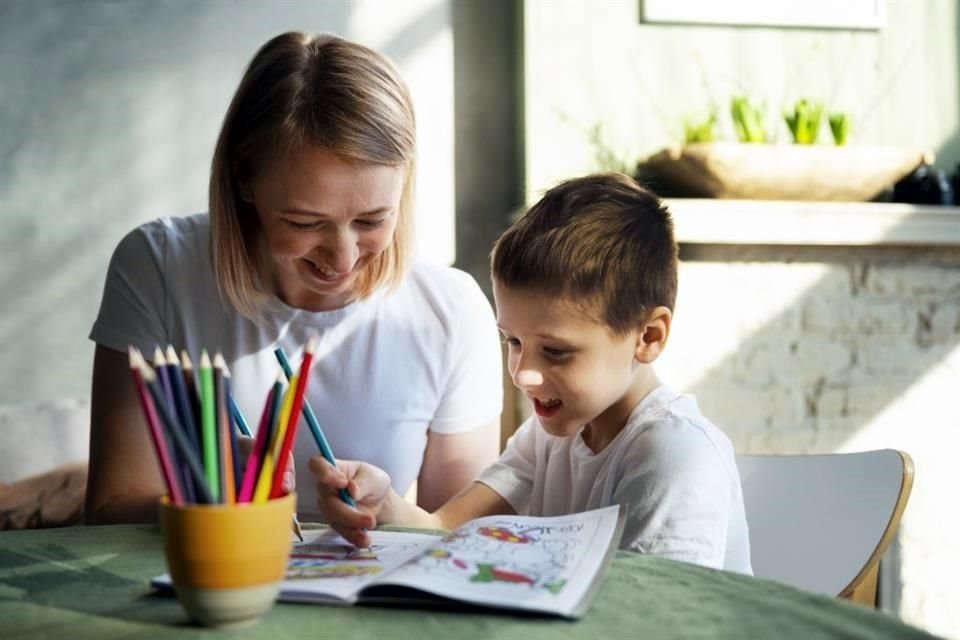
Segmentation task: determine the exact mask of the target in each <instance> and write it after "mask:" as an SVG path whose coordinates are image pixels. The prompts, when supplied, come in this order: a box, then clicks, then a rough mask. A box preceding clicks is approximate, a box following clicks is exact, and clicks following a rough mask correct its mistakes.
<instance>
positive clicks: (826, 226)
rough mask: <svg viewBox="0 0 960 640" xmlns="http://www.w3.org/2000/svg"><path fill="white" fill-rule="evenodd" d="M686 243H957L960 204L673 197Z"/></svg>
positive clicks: (680, 236)
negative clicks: (951, 205)
mask: <svg viewBox="0 0 960 640" xmlns="http://www.w3.org/2000/svg"><path fill="white" fill-rule="evenodd" d="M667 204H668V206H669V207H670V211H671V212H672V213H673V218H674V224H675V230H676V237H677V241H678V242H679V243H681V244H683V243H688V244H747V245H771V244H772V245H804V246H805V245H824V246H871V245H895V246H904V245H907V246H917V245H929V246H957V245H960V207H934V206H923V205H912V204H900V203H890V202H804V201H786V200H782V201H776V200H710V199H686V198H673V199H668V200H667Z"/></svg>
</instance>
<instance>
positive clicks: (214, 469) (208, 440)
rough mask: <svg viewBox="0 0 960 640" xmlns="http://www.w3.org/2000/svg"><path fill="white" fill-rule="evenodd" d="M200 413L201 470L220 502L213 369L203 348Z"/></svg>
mask: <svg viewBox="0 0 960 640" xmlns="http://www.w3.org/2000/svg"><path fill="white" fill-rule="evenodd" d="M200 413H201V414H202V415H201V418H202V419H201V423H202V429H203V471H204V474H205V475H206V478H207V483H208V484H209V485H210V493H211V494H213V501H214V502H220V466H219V465H218V464H217V458H218V457H219V449H218V447H217V442H218V440H217V399H216V397H215V396H214V392H213V369H212V367H211V365H210V356H209V355H208V354H207V350H206V349H204V350H203V352H202V353H201V354H200Z"/></svg>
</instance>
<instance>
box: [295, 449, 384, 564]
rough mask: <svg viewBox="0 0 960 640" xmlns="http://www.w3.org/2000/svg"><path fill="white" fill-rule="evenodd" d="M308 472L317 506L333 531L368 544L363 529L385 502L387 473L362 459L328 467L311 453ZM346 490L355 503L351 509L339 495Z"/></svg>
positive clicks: (374, 522) (372, 523)
mask: <svg viewBox="0 0 960 640" xmlns="http://www.w3.org/2000/svg"><path fill="white" fill-rule="evenodd" d="M309 467H310V471H311V472H312V473H313V475H314V476H315V477H316V478H317V507H318V508H319V509H320V512H321V513H322V514H323V516H324V518H325V519H326V521H327V524H329V525H330V526H331V527H332V528H333V529H334V530H335V531H337V533H339V534H340V535H342V536H343V537H344V538H345V539H346V540H347V541H349V542H351V543H352V544H355V545H356V546H358V547H369V546H370V536H369V535H368V534H367V531H366V530H367V529H372V528H373V527H375V526H376V525H377V516H379V515H380V514H381V511H383V509H384V506H385V505H387V504H388V502H389V498H390V495H391V493H392V491H391V489H390V476H388V475H387V473H386V472H385V471H383V469H380V468H379V467H375V466H373V465H371V464H367V463H365V462H356V461H354V460H338V461H337V466H336V467H334V466H332V465H331V464H330V463H329V462H327V461H326V459H324V458H323V456H313V457H312V458H310V462H309ZM341 489H346V490H347V492H348V493H349V494H350V495H351V496H352V497H353V499H354V501H355V502H356V504H357V507H356V508H355V509H354V508H353V507H351V506H350V505H348V504H346V503H345V502H344V501H343V500H342V499H341V498H340V490H341Z"/></svg>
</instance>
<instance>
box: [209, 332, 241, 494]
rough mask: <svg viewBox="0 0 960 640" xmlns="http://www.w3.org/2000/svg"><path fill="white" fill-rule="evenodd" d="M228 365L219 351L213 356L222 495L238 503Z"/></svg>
mask: <svg viewBox="0 0 960 640" xmlns="http://www.w3.org/2000/svg"><path fill="white" fill-rule="evenodd" d="M226 367H227V363H226V362H225V361H224V360H223V356H222V355H221V354H220V352H219V351H218V352H217V353H216V355H215V356H214V357H213V382H214V388H215V390H216V396H217V436H218V438H219V440H220V442H219V445H220V447H219V450H220V460H219V463H220V464H219V466H220V496H221V498H222V500H223V503H224V504H236V502H237V493H236V492H237V479H236V475H237V473H236V470H235V469H234V466H233V451H234V449H235V446H231V437H230V436H231V433H232V432H233V427H232V426H231V420H230V409H229V408H228V406H229V403H228V402H227V384H226V373H225V370H226ZM234 442H235V438H234Z"/></svg>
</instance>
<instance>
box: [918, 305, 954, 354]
mask: <svg viewBox="0 0 960 640" xmlns="http://www.w3.org/2000/svg"><path fill="white" fill-rule="evenodd" d="M916 313H917V332H916V339H917V343H918V344H919V345H921V346H930V345H935V344H944V343H956V342H958V340H960V304H957V303H956V302H945V303H941V304H937V303H931V304H927V305H925V308H921V309H919V310H917V312H916Z"/></svg>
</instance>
